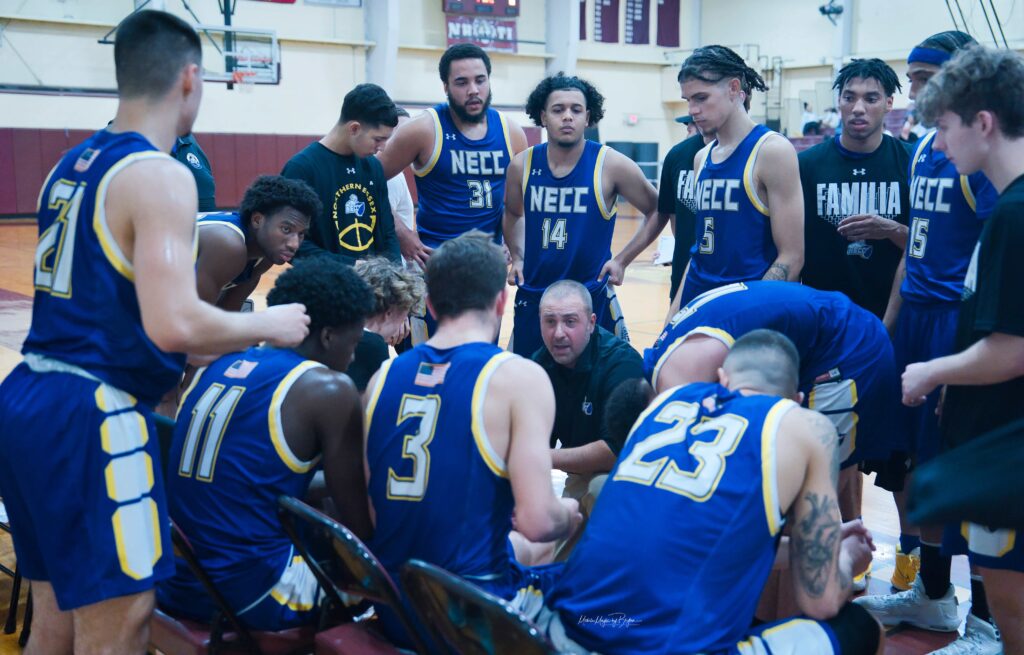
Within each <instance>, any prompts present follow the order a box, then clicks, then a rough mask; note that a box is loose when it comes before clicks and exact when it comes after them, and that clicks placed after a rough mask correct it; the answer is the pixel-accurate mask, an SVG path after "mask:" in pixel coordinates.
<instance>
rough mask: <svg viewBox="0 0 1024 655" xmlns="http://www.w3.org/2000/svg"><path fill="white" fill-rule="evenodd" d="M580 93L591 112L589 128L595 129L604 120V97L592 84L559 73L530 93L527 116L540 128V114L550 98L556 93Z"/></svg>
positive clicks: (541, 82)
mask: <svg viewBox="0 0 1024 655" xmlns="http://www.w3.org/2000/svg"><path fill="white" fill-rule="evenodd" d="M571 90H575V91H579V92H580V93H582V94H583V99H584V100H585V101H586V105H587V111H589V112H590V122H589V123H587V127H593V126H595V125H597V123H598V122H599V121H600V120H601V119H602V118H604V96H603V95H601V93H600V92H599V91H598V90H597V89H596V88H595V87H594V85H593V84H591V83H590V82H588V81H586V80H583V79H580V78H578V77H576V76H575V75H574V76H571V77H570V76H567V75H566V74H565V73H563V72H561V71H559V72H558V74H557V75H552V76H550V77H545V78H544V79H543V80H541V81H540V84H538V85H537V87H536V88H535V89H534V90H533V91H531V92H530V97H529V98H527V99H526V115H527V116H529V117H530V118H531V119H533V124H534V125H537V126H540V125H541V120H540V114H541V112H543V111H544V109H545V108H546V107H547V104H548V97H549V96H550V95H551V94H552V93H553V92H554V91H571Z"/></svg>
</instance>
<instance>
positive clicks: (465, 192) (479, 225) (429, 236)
mask: <svg viewBox="0 0 1024 655" xmlns="http://www.w3.org/2000/svg"><path fill="white" fill-rule="evenodd" d="M427 113H428V114H429V115H430V116H431V117H432V118H433V120H434V151H433V155H432V156H431V158H430V161H429V162H427V165H426V166H424V167H423V168H420V169H417V168H415V167H413V172H414V173H415V174H416V191H417V194H418V195H419V205H420V206H419V211H418V212H417V214H416V229H417V230H418V231H419V234H420V238H421V239H422V240H423V243H425V244H426V245H427V246H430V247H432V248H436V247H437V246H439V245H441V244H442V243H444V242H445V241H448V240H449V239H454V238H455V237H457V236H459V235H461V234H465V233H466V232H469V231H470V230H482V231H484V232H487V233H488V234H495V235H497V234H498V233H499V232H500V231H501V218H502V215H503V213H504V211H505V170H506V169H507V168H508V164H509V162H510V161H511V160H512V142H511V140H510V139H509V135H508V123H507V122H506V121H505V117H504V116H503V115H502V114H501V112H498V111H496V110H494V109H488V110H487V134H486V135H485V136H484V137H483V138H482V139H470V138H469V137H467V136H466V135H465V134H463V133H462V132H461V131H460V130H459V128H458V127H457V126H456V125H455V122H454V121H453V120H452V117H451V114H450V113H449V109H448V104H447V103H441V104H439V105H437V106H435V107H431V108H430V109H428V110H427Z"/></svg>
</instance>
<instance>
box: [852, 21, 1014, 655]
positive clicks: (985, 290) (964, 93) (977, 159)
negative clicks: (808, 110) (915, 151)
mask: <svg viewBox="0 0 1024 655" xmlns="http://www.w3.org/2000/svg"><path fill="white" fill-rule="evenodd" d="M936 37H938V38H936ZM964 42H965V38H964V36H959V37H958V36H955V35H949V34H948V33H947V34H946V35H943V34H939V35H935V37H932V38H930V39H928V40H926V41H925V42H924V43H922V44H921V46H918V47H917V48H915V49H914V51H913V52H912V54H911V59H912V60H916V61H915V63H913V64H911V66H910V67H909V69H908V74H910V75H911V80H912V81H913V80H914V78H915V76H916V77H918V78H920V77H922V76H928V77H929V79H928V81H927V83H926V84H924V85H923V88H920V86H919V87H918V90H917V94H916V95H917V107H918V110H919V111H920V113H921V116H922V119H923V120H924V122H925V124H935V125H936V128H937V129H936V131H935V133H934V136H933V137H932V138H931V139H930V146H931V153H928V151H923V152H922V154H925V155H927V157H926V158H925V160H924V161H923V162H918V164H917V166H918V170H917V172H915V176H916V175H927V172H928V171H929V168H928V166H929V165H935V164H944V165H949V166H950V167H954V166H955V168H956V171H955V172H949V173H947V176H948V177H946V178H945V179H949V180H952V181H954V184H953V190H952V191H954V192H957V191H959V192H960V193H962V194H964V197H963V198H957V196H956V194H955V193H950V194H949V195H948V196H947V198H949V197H950V196H952V199H955V200H958V201H959V202H955V203H954V202H950V210H953V211H956V212H958V213H959V214H961V215H962V216H960V221H961V222H962V223H966V225H961V226H955V225H954V224H953V221H952V218H953V217H952V216H948V217H940V215H938V214H937V213H935V212H936V211H937V210H938V209H940V208H939V207H937V206H936V207H934V208H933V209H932V213H931V214H922V216H923V217H924V218H930V219H931V221H930V224H929V226H928V227H929V228H930V230H929V234H930V232H931V230H932V229H934V230H935V231H936V236H937V238H938V244H939V245H940V246H941V244H942V243H943V240H942V239H943V236H942V228H943V225H946V229H947V230H967V229H969V227H971V218H972V217H971V215H970V212H969V211H968V209H967V208H965V207H964V205H963V203H964V202H965V201H966V190H970V189H971V188H972V187H971V177H972V176H974V175H976V174H977V173H979V172H981V173H984V176H985V178H986V179H987V180H988V181H989V182H990V183H991V185H992V186H993V187H994V188H995V189H996V190H997V191H998V193H999V197H998V200H997V201H996V203H995V206H994V207H993V208H992V210H991V212H990V215H989V217H988V218H987V219H985V221H984V223H983V225H982V227H981V232H980V236H979V238H978V241H977V243H976V244H974V246H973V249H971V252H972V254H971V257H970V259H969V260H968V263H967V265H966V267H965V268H963V269H961V270H962V271H965V272H966V276H965V277H964V278H962V294H961V295H960V298H961V301H960V303H959V307H958V308H957V309H956V322H957V326H956V331H955V333H954V336H953V339H952V341H947V342H946V343H944V344H941V345H943V346H946V347H948V348H949V350H948V351H946V352H945V354H944V356H939V355H942V353H935V355H934V356H932V358H930V359H929V358H927V357H926V361H918V362H914V363H909V364H908V365H907V367H906V370H905V371H904V372H903V402H904V404H906V405H908V406H910V407H926V406H927V404H928V402H929V396H931V395H932V394H934V393H936V392H937V389H938V388H939V387H940V386H943V385H946V386H945V389H944V391H943V395H942V396H941V400H940V401H939V402H940V405H939V406H940V408H941V432H942V442H943V446H944V447H945V448H953V449H954V450H953V453H951V455H955V453H956V449H957V448H960V447H966V446H970V442H971V441H972V440H973V439H975V438H977V437H979V436H981V435H984V434H987V433H990V432H992V431H994V430H998V429H1001V428H1002V427H1003V426H1008V425H1011V424H1013V423H1014V422H1015V421H1017V420H1019V418H1020V416H1021V410H1020V398H1021V396H1022V394H1024V329H1022V321H1021V317H1022V316H1024V309H1022V303H1021V302H1020V301H1021V297H1022V296H1021V294H1020V288H1019V286H1020V280H1021V279H1024V270H1022V268H1021V261H1022V260H1021V258H1020V253H1021V251H1022V247H1024V229H1021V228H1022V227H1024V220H1022V217H1024V163H1022V162H1024V112H1022V110H1021V108H1022V107H1024V59H1022V58H1021V57H1020V55H1019V54H1017V53H1014V52H1012V51H996V50H990V49H986V48H982V47H981V46H978V45H975V44H970V45H964ZM950 45H952V46H953V47H950ZM957 45H960V46H962V47H959V48H957V47H956V46H957ZM951 51H956V52H954V53H953V56H952V58H949V53H950V52H951ZM944 54H945V57H943V55H944ZM943 59H948V61H943ZM922 63H931V64H932V65H933V66H934V67H936V68H937V70H936V68H931V69H924V68H923V67H922V65H921V64H922ZM928 73H930V75H928ZM926 147H927V146H926ZM943 155H944V157H942V158H941V159H940V158H939V157H940V156H943ZM922 166H925V168H922ZM933 170H935V171H936V172H935V173H932V175H935V178H934V179H936V181H935V182H933V183H932V186H933V187H934V188H936V189H941V186H942V185H941V180H942V179H944V178H942V177H939V176H938V175H939V173H941V172H942V170H943V167H938V166H937V167H936V169H933ZM960 176H966V177H960ZM915 179H916V177H915ZM927 190H928V186H927V185H926V186H925V192H927ZM933 193H935V192H933ZM916 195H917V194H916V193H915V196H916ZM935 195H936V196H937V193H935ZM936 199H937V198H934V199H933V204H934V202H935V200H936ZM981 211H982V206H981V203H980V198H977V197H976V198H975V208H974V212H975V213H976V214H978V213H981ZM943 219H944V220H943ZM915 221H916V216H915ZM973 222H975V223H976V221H973ZM933 226H934V227H933ZM968 234H969V233H968ZM912 236H913V233H912ZM959 238H960V239H966V238H967V235H966V234H963V236H960V237H959ZM913 247H914V243H913V241H911V243H910V244H909V245H908V251H907V280H908V281H909V280H910V279H911V275H912V273H913V271H914V268H915V267H916V266H919V265H920V264H924V263H926V262H927V261H928V256H929V254H930V253H929V251H930V249H931V247H932V243H931V241H930V239H929V241H928V242H927V244H926V245H925V248H924V252H923V254H924V257H922V258H921V259H922V260H924V261H922V262H920V263H918V262H912V261H911V259H912V248H913ZM946 247H947V249H948V253H949V254H948V255H947V256H952V255H954V253H957V252H963V250H961V248H970V246H969V245H968V243H961V244H955V245H947V246H946ZM950 264H951V262H950ZM961 265H962V264H961ZM940 271H941V269H932V270H928V271H927V272H928V274H929V275H935V274H938V273H940ZM946 275H949V273H946ZM905 288H906V287H905ZM953 288H954V289H959V288H961V285H960V284H957V285H956V286H954V287H953ZM905 300H907V299H905ZM906 309H907V303H906V302H905V303H904V307H903V309H902V310H901V312H900V314H901V315H900V321H903V320H904V317H903V312H904V311H906ZM922 320H923V319H918V321H919V322H920V321H922ZM931 320H933V321H935V320H936V319H931ZM918 329H919V330H922V331H923V328H918ZM919 334H920V333H919ZM908 336H909V335H908ZM915 345H916V344H915ZM918 348H921V347H920V346H918ZM937 349H938V348H936V350H937ZM922 350H923V348H921V349H920V350H918V351H916V352H921V351H922ZM963 475H964V476H965V477H968V476H969V477H971V478H975V479H978V478H981V477H983V476H987V475H990V473H989V472H988V471H986V470H979V469H977V468H973V469H966V470H964V471H963ZM948 483H949V484H951V485H956V484H957V483H958V480H957V479H951V480H949V481H948ZM955 532H957V533H959V535H960V536H961V537H963V538H964V539H966V541H967V551H968V558H969V560H970V562H971V564H972V567H978V568H977V572H978V573H980V575H981V578H982V580H983V581H984V592H985V593H984V594H979V591H980V588H979V587H978V586H977V585H976V584H975V583H974V581H973V576H972V585H971V592H972V612H971V615H970V616H968V621H967V626H966V630H965V634H964V639H962V640H958V641H956V642H954V643H953V644H952V645H951V647H950V649H949V651H947V652H950V653H954V652H955V653H1001V652H1004V649H1005V652H1006V653H1022V652H1024V594H1022V593H1021V590H1022V589H1024V546H1022V544H1021V540H1020V538H1019V534H1018V533H1017V531H1015V530H994V529H991V528H988V527H983V526H979V525H975V524H969V523H964V524H962V525H958V526H956V530H955ZM928 533H929V530H926V529H923V530H922V539H925V538H929V534H928ZM933 534H934V533H933ZM949 534H950V531H947V532H946V535H944V536H945V537H946V538H945V539H943V544H942V546H943V551H944V552H949V551H947V548H948V547H949V546H950V545H953V544H951V543H950V540H949V539H948V537H949ZM926 552H927V551H926V550H925V544H924V543H922V546H921V555H922V557H921V559H922V561H921V570H920V574H919V576H918V579H919V581H920V582H919V583H915V585H914V586H913V587H911V589H910V590H908V591H906V592H903V593H899V594H895V595H894V596H891V597H888V598H886V597H875V598H869V599H865V600H864V601H862V602H864V603H865V606H866V607H868V609H870V610H871V611H872V612H873V613H876V615H877V616H878V617H879V618H880V619H881V620H883V621H884V622H894V621H900V620H907V621H912V622H914V623H915V624H919V623H920V622H926V621H927V620H928V617H936V616H937V615H938V616H941V615H943V614H945V615H948V614H949V613H950V612H952V613H953V615H954V618H953V620H950V621H947V622H945V625H944V626H943V625H939V626H936V627H935V628H933V629H946V630H955V629H956V628H957V626H958V625H959V621H957V620H956V619H955V616H956V614H955V613H956V605H955V599H954V600H952V603H951V602H950V599H949V598H948V596H947V594H943V595H941V596H940V595H939V594H940V593H942V592H940V588H942V585H943V584H945V585H948V582H949V572H948V567H949V560H948V558H942V557H939V552H938V549H937V548H935V549H934V551H932V552H933V556H931V557H929V558H928V559H927V560H926ZM953 552H956V551H955V550H954V551H953ZM932 564H934V565H935V566H931V565H932ZM972 572H973V571H972ZM948 595H950V596H951V595H952V588H951V587H949V590H948ZM986 601H987V604H988V608H984V610H983V611H982V612H980V613H978V614H976V613H975V611H974V607H973V606H974V605H975V604H979V603H980V604H984V603H985V602H986ZM951 605H952V607H951ZM988 610H990V612H991V616H992V618H994V619H995V623H996V624H997V625H998V626H999V631H1000V632H1001V638H1002V642H1003V643H1002V644H1000V643H999V642H998V640H997V639H996V635H995V631H994V629H993V627H992V626H991V625H989V623H988V621H985V620H980V619H984V618H985V614H987V613H988Z"/></svg>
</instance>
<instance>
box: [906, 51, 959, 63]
mask: <svg viewBox="0 0 1024 655" xmlns="http://www.w3.org/2000/svg"><path fill="white" fill-rule="evenodd" d="M952 57H953V55H952V54H951V53H949V52H946V51H945V50H937V49H935V48H922V47H921V46H917V47H916V48H914V49H913V50H911V51H910V56H909V57H907V63H908V64H913V63H922V64H933V65H935V66H941V65H943V64H944V63H946V62H947V61H949V60H950V59H951V58H952Z"/></svg>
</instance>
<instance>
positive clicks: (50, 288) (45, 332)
mask: <svg viewBox="0 0 1024 655" xmlns="http://www.w3.org/2000/svg"><path fill="white" fill-rule="evenodd" d="M143 159H167V160H168V161H173V160H172V159H171V158H170V157H169V156H168V155H167V154H165V153H163V152H160V151H158V150H157V149H156V147H154V146H153V144H151V143H150V142H149V141H148V140H146V138H145V137H144V136H142V135H141V134H138V133H136V132H121V133H114V132H110V131H107V130H100V131H99V132H97V133H95V134H93V135H92V136H91V137H89V138H88V139H87V140H86V141H85V142H84V143H82V144H81V145H79V146H77V147H75V148H72V149H71V150H70V151H68V153H67V154H66V155H64V157H63V158H62V159H61V160H60V162H58V163H57V166H56V167H54V169H53V170H52V171H51V172H50V176H49V177H48V178H47V179H46V182H45V183H44V184H43V189H42V191H41V192H40V195H39V243H38V245H37V246H36V255H35V299H34V301H33V304H32V327H31V329H30V331H29V334H28V338H27V339H26V340H25V345H24V347H23V348H22V352H24V353H39V354H41V355H45V356H46V357H50V358H53V359H56V360H60V361H62V362H64V363H66V364H72V365H74V366H77V367H79V368H81V369H84V370H85V371H88V372H89V373H91V374H93V375H95V376H96V377H97V378H99V379H100V380H103V381H104V382H106V383H107V384H110V385H112V386H114V387H117V388H118V389H121V390H123V391H127V392H128V393H130V394H132V395H133V396H135V397H136V398H138V399H139V400H140V401H141V402H142V403H144V404H147V405H150V406H153V405H155V404H156V403H157V402H158V401H159V400H160V397H161V396H162V395H163V394H164V393H166V392H167V391H168V390H170V389H171V388H172V387H174V385H175V384H176V383H177V381H178V380H179V379H180V378H181V373H182V371H183V370H184V368H185V356H184V355H176V354H171V353H165V352H163V351H161V350H160V349H159V348H157V346H156V344H154V343H153V342H152V341H151V340H150V338H149V337H148V336H147V335H146V332H145V330H144V329H143V327H142V314H141V312H140V310H139V301H138V298H137V296H136V292H135V269H134V267H133V266H132V263H131V262H130V261H128V258H127V257H126V256H125V254H124V253H123V252H122V251H121V248H120V247H119V246H118V245H117V242H116V241H114V237H113V234H111V231H110V227H109V225H108V224H107V215H106V206H105V203H106V197H107V188H108V187H109V185H110V182H111V180H112V179H113V178H114V176H115V175H117V174H118V173H119V172H120V171H122V170H123V169H124V168H126V167H128V166H130V165H131V164H133V163H135V162H137V161H141V160H143Z"/></svg>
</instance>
